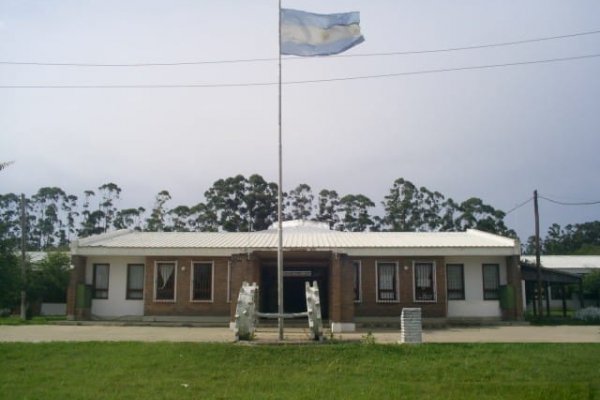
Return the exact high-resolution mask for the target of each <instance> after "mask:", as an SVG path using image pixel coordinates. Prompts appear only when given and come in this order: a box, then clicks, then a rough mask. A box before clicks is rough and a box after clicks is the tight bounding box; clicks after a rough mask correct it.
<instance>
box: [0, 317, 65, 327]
mask: <svg viewBox="0 0 600 400" xmlns="http://www.w3.org/2000/svg"><path fill="white" fill-rule="evenodd" d="M65 319H66V317H60V316H59V317H32V318H31V319H26V320H25V321H23V320H22V319H21V318H20V317H17V316H14V315H11V316H8V317H0V325H45V324H48V323H51V322H54V321H64V320H65Z"/></svg>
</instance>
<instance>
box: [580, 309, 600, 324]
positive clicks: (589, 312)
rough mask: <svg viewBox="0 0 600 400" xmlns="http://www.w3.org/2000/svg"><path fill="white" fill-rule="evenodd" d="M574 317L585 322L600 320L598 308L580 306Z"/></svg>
mask: <svg viewBox="0 0 600 400" xmlns="http://www.w3.org/2000/svg"><path fill="white" fill-rule="evenodd" d="M575 318H576V319H579V320H581V321H585V322H600V308H598V307H586V308H582V309H581V310H579V311H577V312H576V313H575Z"/></svg>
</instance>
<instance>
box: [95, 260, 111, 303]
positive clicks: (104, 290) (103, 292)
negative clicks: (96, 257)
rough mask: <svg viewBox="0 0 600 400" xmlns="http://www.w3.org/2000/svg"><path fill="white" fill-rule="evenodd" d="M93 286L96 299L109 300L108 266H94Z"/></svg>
mask: <svg viewBox="0 0 600 400" xmlns="http://www.w3.org/2000/svg"><path fill="white" fill-rule="evenodd" d="M92 286H93V290H92V292H93V293H92V297H93V298H94V299H108V264H94V281H93V282H92Z"/></svg>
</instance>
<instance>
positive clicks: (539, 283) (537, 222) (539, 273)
mask: <svg viewBox="0 0 600 400" xmlns="http://www.w3.org/2000/svg"><path fill="white" fill-rule="evenodd" d="M533 212H534V214H535V267H536V269H537V292H538V310H539V311H540V317H541V316H542V267H541V263H540V214H539V210H538V193H537V190H534V191H533ZM548 315H550V313H548Z"/></svg>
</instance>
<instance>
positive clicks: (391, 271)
mask: <svg viewBox="0 0 600 400" xmlns="http://www.w3.org/2000/svg"><path fill="white" fill-rule="evenodd" d="M397 269H398V268H397V265H396V263H394V262H378V263H377V301H381V302H396V301H398V283H397V280H398V279H397V275H398V274H397Z"/></svg>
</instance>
